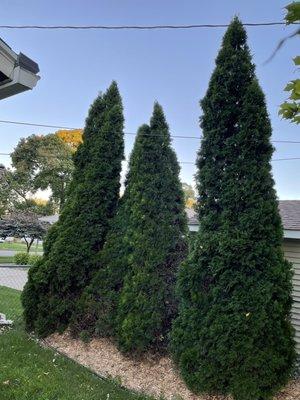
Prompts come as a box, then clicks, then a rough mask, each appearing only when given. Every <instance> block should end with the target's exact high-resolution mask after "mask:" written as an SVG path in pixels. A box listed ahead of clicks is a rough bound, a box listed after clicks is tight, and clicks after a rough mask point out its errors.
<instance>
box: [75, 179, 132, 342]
mask: <svg viewBox="0 0 300 400" xmlns="http://www.w3.org/2000/svg"><path fill="white" fill-rule="evenodd" d="M127 182H128V178H127ZM128 200H129V199H128V190H127V183H126V189H125V192H124V195H123V197H122V198H121V199H120V201H119V206H118V210H117V213H116V215H115V217H114V220H113V222H112V227H111V229H110V231H109V233H108V235H107V240H106V242H105V245H104V247H103V250H102V251H101V252H100V254H99V256H98V260H97V273H96V274H95V276H94V277H93V279H92V280H91V283H90V285H89V286H87V287H86V289H85V290H84V291H83V293H82V296H81V298H80V301H79V302H78V306H77V310H76V313H74V314H75V315H74V316H73V318H72V321H71V330H72V333H73V334H75V335H78V334H79V335H80V336H81V337H82V338H87V337H88V338H91V337H92V336H100V337H113V336H114V334H115V318H116V309H117V304H118V299H119V294H120V291H121V289H122V287H123V282H124V278H125V276H126V274H127V273H128V268H129V259H128V257H129V254H130V248H129V244H128V240H127V239H128V238H127V235H126V232H127V229H128V222H129V201H128Z"/></svg>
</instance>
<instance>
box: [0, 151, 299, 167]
mask: <svg viewBox="0 0 300 400" xmlns="http://www.w3.org/2000/svg"><path fill="white" fill-rule="evenodd" d="M11 155H12V153H0V156H11ZM39 156H40V157H44V158H58V157H57V156H56V155H54V154H53V155H52V154H47V155H42V154H40V155H39ZM293 160H300V157H291V158H273V159H272V160H271V161H293ZM126 161H128V160H126ZM178 163H179V164H190V165H196V161H178Z"/></svg>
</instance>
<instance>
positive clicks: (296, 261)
mask: <svg viewBox="0 0 300 400" xmlns="http://www.w3.org/2000/svg"><path fill="white" fill-rule="evenodd" d="M283 250H284V254H285V257H286V259H287V260H289V261H290V262H291V263H293V266H294V276H293V300H294V302H293V306H292V323H293V326H294V328H295V331H296V332H295V340H296V349H297V353H298V354H299V355H300V240H293V239H284V241H283Z"/></svg>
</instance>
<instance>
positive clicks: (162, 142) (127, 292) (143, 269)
mask: <svg viewBox="0 0 300 400" xmlns="http://www.w3.org/2000/svg"><path fill="white" fill-rule="evenodd" d="M178 174H179V166H178V162H177V159H176V155H175V153H174V151H173V149H172V148H171V143H170V134H169V128H168V125H167V123H166V120H165V116H164V113H163V110H162V108H161V106H160V105H159V104H158V103H155V105H154V111H153V116H152V118H151V121H150V127H148V126H143V127H142V129H141V130H140V132H139V134H138V136H137V138H136V143H135V148H134V152H133V153H132V157H131V162H130V171H129V183H128V187H127V192H128V198H129V200H128V201H129V215H128V228H127V230H126V240H127V244H126V245H127V246H128V249H129V256H128V264H129V269H128V272H127V274H126V277H125V281H124V286H123V288H122V291H121V294H120V298H119V301H118V310H117V318H116V336H117V340H118V343H119V346H120V348H121V350H123V351H125V352H134V353H141V352H144V351H146V350H148V349H152V350H156V349H157V348H162V347H164V346H165V344H166V343H167V339H168V332H169V330H170V326H171V321H172V319H173V318H174V316H175V314H176V312H177V302H176V300H175V296H174V286H175V276H176V272H177V269H178V266H179V264H180V263H181V262H182V260H183V258H184V257H185V253H186V248H187V245H186V229H187V224H186V215H185V211H184V198H183V192H182V188H181V183H180V181H179V177H178Z"/></svg>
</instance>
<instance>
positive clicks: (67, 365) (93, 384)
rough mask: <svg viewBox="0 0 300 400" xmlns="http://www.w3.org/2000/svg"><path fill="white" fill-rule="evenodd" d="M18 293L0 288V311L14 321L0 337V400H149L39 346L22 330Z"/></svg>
mask: <svg viewBox="0 0 300 400" xmlns="http://www.w3.org/2000/svg"><path fill="white" fill-rule="evenodd" d="M20 294H21V293H20V292H19V291H17V290H14V289H10V288H6V287H3V286H0V310H1V312H4V313H5V314H6V316H7V318H9V319H13V321H14V325H13V328H12V329H10V330H7V331H5V332H1V335H0V359H1V363H0V377H1V379H0V393H1V395H0V398H1V400H15V399H18V400H71V399H72V400H107V399H112V400H151V399H152V397H151V398H150V397H148V396H144V395H138V394H136V393H132V392H130V391H129V390H124V389H122V388H121V387H120V386H118V385H117V384H116V382H113V381H111V380H109V379H100V378H98V377H97V376H96V375H95V374H94V373H92V372H91V371H89V370H88V369H87V368H85V367H83V366H82V365H79V364H77V363H76V362H74V361H71V360H70V359H68V358H66V357H63V356H61V355H59V354H57V352H55V351H54V350H52V349H47V348H45V347H42V346H40V344H39V343H37V342H36V340H33V339H32V337H29V336H28V335H27V334H26V332H25V331H24V324H23V321H22V318H21V316H22V307H21V302H20ZM152 400H153V399H152Z"/></svg>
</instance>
